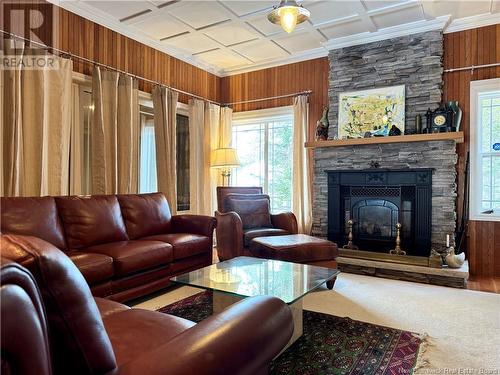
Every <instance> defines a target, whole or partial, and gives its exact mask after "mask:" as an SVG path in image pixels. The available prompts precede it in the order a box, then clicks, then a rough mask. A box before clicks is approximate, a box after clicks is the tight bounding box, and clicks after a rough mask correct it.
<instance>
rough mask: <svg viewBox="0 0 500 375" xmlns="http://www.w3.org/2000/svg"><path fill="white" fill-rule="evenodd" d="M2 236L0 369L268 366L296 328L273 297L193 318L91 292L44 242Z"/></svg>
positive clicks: (24, 373) (183, 370) (240, 369)
mask: <svg viewBox="0 0 500 375" xmlns="http://www.w3.org/2000/svg"><path fill="white" fill-rule="evenodd" d="M0 240H1V249H2V254H1V256H2V257H1V268H0V279H1V288H0V293H1V294H0V297H1V299H2V304H1V324H2V335H1V348H0V349H1V352H2V363H1V371H2V373H5V374H20V375H35V374H37V375H38V374H43V375H50V374H109V375H125V374H131V375H132V374H134V375H137V374H141V375H152V374H158V375H160V374H161V375H164V374H172V375H180V374H199V375H208V374H265V373H267V367H268V365H269V363H270V361H271V360H272V359H273V358H274V357H275V356H276V355H277V354H278V353H279V352H280V351H281V350H282V349H283V347H284V346H285V345H286V343H287V342H288V340H289V339H290V337H291V335H292V332H293V323H292V315H291V311H290V309H289V307H288V306H287V305H286V304H285V303H284V302H283V301H281V300H279V299H277V298H274V297H266V296H258V297H252V298H247V299H245V300H243V301H241V302H239V303H236V304H234V305H233V306H231V307H230V308H228V309H226V310H225V311H223V312H222V313H220V314H217V315H216V316H213V317H209V318H207V319H205V320H203V321H202V322H201V323H199V324H195V323H193V322H191V321H189V320H186V319H182V318H178V317H175V316H172V315H168V314H163V313H159V312H154V311H147V310H142V309H135V308H129V307H128V306H125V305H122V304H120V303H118V302H114V301H111V300H108V299H102V298H99V297H95V298H94V297H93V296H92V294H91V292H90V289H89V287H88V285H87V283H86V282H85V279H84V278H83V276H82V274H81V273H80V272H79V271H78V269H77V267H76V266H75V265H74V263H73V262H71V260H70V258H69V257H67V256H66V255H65V254H64V253H63V252H61V251H60V250H58V249H57V248H56V247H54V246H53V245H51V244H49V243H48V242H45V241H43V240H41V239H38V238H36V237H28V236H16V235H3V236H1V238H0ZM14 262H15V263H14ZM24 267H26V268H27V269H28V270H29V271H30V272H28V270H27V269H26V268H24ZM43 307H45V313H44V308H43ZM263 322H264V323H265V324H263Z"/></svg>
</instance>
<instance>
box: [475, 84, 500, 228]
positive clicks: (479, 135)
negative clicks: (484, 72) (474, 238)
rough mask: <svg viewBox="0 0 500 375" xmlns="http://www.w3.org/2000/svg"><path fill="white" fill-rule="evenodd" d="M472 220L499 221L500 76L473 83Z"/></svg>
mask: <svg viewBox="0 0 500 375" xmlns="http://www.w3.org/2000/svg"><path fill="white" fill-rule="evenodd" d="M470 105H471V116H470V122H471V126H470V127H471V135H470V138H471V150H470V151H471V153H470V163H471V164H470V165H471V178H470V182H471V189H470V207H471V215H470V216H471V217H470V218H471V219H472V220H495V221H497V220H498V221H500V79H489V80H483V81H475V82H471V103H470Z"/></svg>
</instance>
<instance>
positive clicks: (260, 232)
mask: <svg viewBox="0 0 500 375" xmlns="http://www.w3.org/2000/svg"><path fill="white" fill-rule="evenodd" d="M287 234H289V233H288V232H287V231H286V230H283V229H277V228H257V229H248V230H245V231H243V242H244V244H245V247H250V243H251V242H252V240H253V239H254V238H257V237H268V236H284V235H287Z"/></svg>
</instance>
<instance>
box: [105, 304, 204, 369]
mask: <svg viewBox="0 0 500 375" xmlns="http://www.w3.org/2000/svg"><path fill="white" fill-rule="evenodd" d="M98 305H99V303H98ZM103 321H104V326H105V327H106V331H107V332H108V335H109V338H110V340H111V343H112V344H113V350H114V351H115V356H116V361H117V363H118V366H121V365H123V364H125V363H127V362H130V361H133V360H134V359H137V357H139V356H140V355H142V354H144V353H147V352H148V351H150V350H153V349H155V348H158V347H159V346H161V345H162V344H164V343H167V342H168V341H170V340H172V338H174V337H175V336H177V335H179V334H181V333H182V332H184V331H185V330H187V329H189V328H191V327H193V326H194V325H195V323H193V322H191V321H189V320H186V319H183V318H178V317H176V316H173V315H167V314H162V313H159V312H155V311H147V310H142V309H129V310H124V311H119V312H116V313H113V314H109V315H107V316H104V317H103ZM165 360H168V359H167V358H165ZM146 372H147V371H146Z"/></svg>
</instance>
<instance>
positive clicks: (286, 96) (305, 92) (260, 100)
mask: <svg viewBox="0 0 500 375" xmlns="http://www.w3.org/2000/svg"><path fill="white" fill-rule="evenodd" d="M311 93H312V90H306V91H300V92H295V93H292V94H284V95H277V96H270V97H268V98H260V99H249V100H241V101H238V102H232V103H224V105H235V104H244V103H254V102H263V101H265V100H273V99H281V98H289V97H291V96H299V95H309V94H311Z"/></svg>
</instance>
